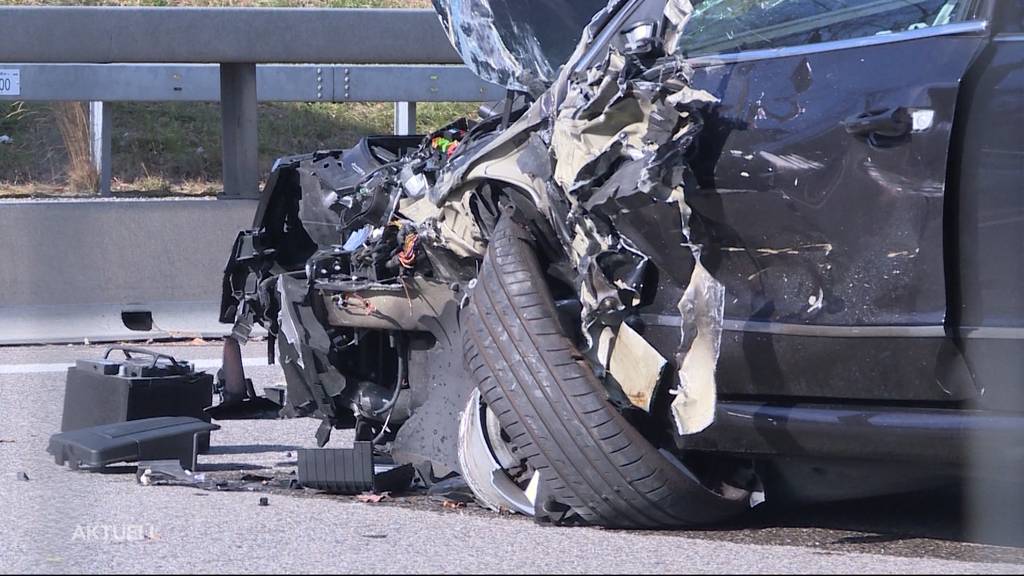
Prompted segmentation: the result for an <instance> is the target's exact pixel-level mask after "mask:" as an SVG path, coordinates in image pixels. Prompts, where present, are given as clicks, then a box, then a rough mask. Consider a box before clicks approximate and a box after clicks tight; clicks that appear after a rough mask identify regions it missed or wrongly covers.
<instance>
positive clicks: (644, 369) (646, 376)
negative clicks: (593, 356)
mask: <svg viewBox="0 0 1024 576" xmlns="http://www.w3.org/2000/svg"><path fill="white" fill-rule="evenodd" d="M666 366H668V360H666V359H665V358H664V357H663V356H662V355H661V354H659V353H658V351H657V350H655V349H654V347H653V346H651V345H650V344H648V343H647V341H646V340H644V339H643V336H641V335H640V334H639V333H637V331H636V330H634V329H633V328H632V327H630V325H629V324H626V323H623V324H622V325H621V326H620V327H619V331H618V333H617V334H616V335H615V344H614V347H613V348H612V351H611V358H610V359H609V361H608V374H609V375H611V377H612V378H614V379H615V382H617V383H618V385H619V387H620V388H622V391H623V393H625V395H626V398H628V399H629V401H630V402H631V403H632V404H633V405H634V406H636V407H637V408H640V409H641V410H643V411H645V412H650V410H651V402H652V401H653V400H654V394H655V391H656V389H657V387H658V383H659V382H660V381H661V377H662V375H663V374H664V372H665V367H666ZM685 412H688V410H684V413H685Z"/></svg>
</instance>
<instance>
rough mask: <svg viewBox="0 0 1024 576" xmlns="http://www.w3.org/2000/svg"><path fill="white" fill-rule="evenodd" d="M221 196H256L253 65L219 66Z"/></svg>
mask: <svg viewBox="0 0 1024 576" xmlns="http://www.w3.org/2000/svg"><path fill="white" fill-rule="evenodd" d="M220 100H221V131H222V136H221V137H222V145H223V153H222V156H221V161H222V162H223V173H224V195H225V196H237V197H243V198H245V197H252V196H256V195H257V194H258V193H259V173H260V172H259V140H258V129H257V127H258V109H257V101H256V64H251V63H250V64H221V65H220Z"/></svg>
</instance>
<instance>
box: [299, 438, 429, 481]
mask: <svg viewBox="0 0 1024 576" xmlns="http://www.w3.org/2000/svg"><path fill="white" fill-rule="evenodd" d="M298 452H299V458H298V483H299V484H300V485H301V486H304V487H306V488H314V489H316V490H323V491H325V492H330V493H333V494H362V493H368V492H373V493H377V494H383V493H388V492H402V491H404V490H407V489H408V488H409V486H410V485H411V484H412V480H413V475H414V474H415V470H414V469H413V467H412V466H410V465H403V466H398V465H396V464H395V463H394V462H393V461H392V460H391V459H389V458H385V457H375V456H374V453H373V445H372V443H370V442H355V443H353V445H352V448H331V449H328V448H318V449H303V450H299V451H298Z"/></svg>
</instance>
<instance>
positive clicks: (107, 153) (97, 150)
mask: <svg viewBox="0 0 1024 576" xmlns="http://www.w3.org/2000/svg"><path fill="white" fill-rule="evenodd" d="M110 140H111V134H110V107H109V106H107V103H106V102H89V150H90V152H91V153H92V164H93V166H94V167H95V168H96V174H97V176H99V182H98V189H97V192H99V194H100V196H109V195H110V181H111V170H110V162H111V146H110Z"/></svg>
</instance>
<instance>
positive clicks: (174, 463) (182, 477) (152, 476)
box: [135, 460, 206, 486]
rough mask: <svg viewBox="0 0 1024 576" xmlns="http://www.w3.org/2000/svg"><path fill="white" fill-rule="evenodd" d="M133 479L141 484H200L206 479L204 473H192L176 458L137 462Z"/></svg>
mask: <svg viewBox="0 0 1024 576" xmlns="http://www.w3.org/2000/svg"><path fill="white" fill-rule="evenodd" d="M135 479H136V480H137V481H138V483H139V484H142V485H143V486H153V485H176V486H182V485H197V484H202V483H203V482H205V481H206V475H205V474H194V473H193V472H192V471H191V470H186V469H184V468H182V466H181V463H180V462H179V461H178V460H153V461H143V462H139V466H138V468H137V469H136V472H135Z"/></svg>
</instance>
